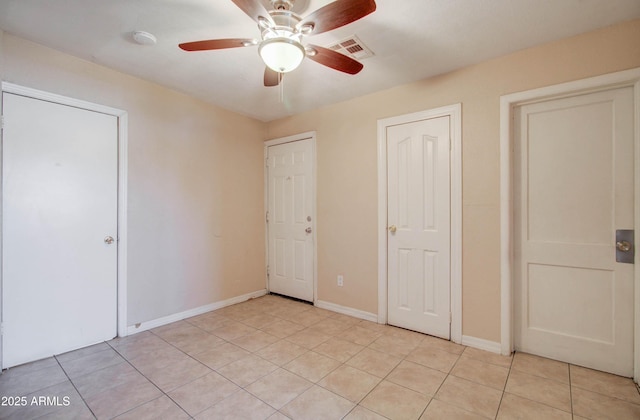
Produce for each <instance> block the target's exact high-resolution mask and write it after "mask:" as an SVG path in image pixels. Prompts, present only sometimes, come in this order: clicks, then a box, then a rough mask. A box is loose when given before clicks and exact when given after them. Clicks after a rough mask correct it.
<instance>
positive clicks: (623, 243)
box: [616, 229, 635, 264]
mask: <svg viewBox="0 0 640 420" xmlns="http://www.w3.org/2000/svg"><path fill="white" fill-rule="evenodd" d="M633 239H634V232H633V230H629V229H627V230H625V229H618V230H616V262H619V263H627V264H633V263H634V262H633V256H634V254H635V246H634V240H633Z"/></svg>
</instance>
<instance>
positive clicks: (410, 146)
mask: <svg viewBox="0 0 640 420" xmlns="http://www.w3.org/2000/svg"><path fill="white" fill-rule="evenodd" d="M449 120H450V117H448V116H444V117H438V118H432V119H426V120H422V121H416V122H411V123H407V124H401V125H396V126H392V127H388V128H387V133H386V136H387V183H388V197H387V202H388V210H387V219H388V236H387V239H388V244H387V246H388V270H389V272H388V322H389V324H392V325H396V326H399V327H403V328H408V329H411V330H415V331H420V332H423V333H427V334H431V335H435V336H438V337H442V338H446V339H449V338H450V290H449V289H450V182H449V178H450V172H449V165H450V163H449V162H450V159H449V140H450V139H449V137H450V136H449V134H450V126H449V124H450V121H449Z"/></svg>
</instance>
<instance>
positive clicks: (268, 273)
mask: <svg viewBox="0 0 640 420" xmlns="http://www.w3.org/2000/svg"><path fill="white" fill-rule="evenodd" d="M270 274H271V273H270V272H269V266H267V278H269V275H270Z"/></svg>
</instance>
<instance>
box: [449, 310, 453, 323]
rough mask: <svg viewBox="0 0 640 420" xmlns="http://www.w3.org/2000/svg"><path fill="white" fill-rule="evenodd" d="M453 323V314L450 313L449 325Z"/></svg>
mask: <svg viewBox="0 0 640 420" xmlns="http://www.w3.org/2000/svg"><path fill="white" fill-rule="evenodd" d="M452 322H453V314H452V313H451V312H449V324H451V323H452Z"/></svg>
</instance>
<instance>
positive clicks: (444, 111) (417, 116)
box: [378, 104, 462, 343]
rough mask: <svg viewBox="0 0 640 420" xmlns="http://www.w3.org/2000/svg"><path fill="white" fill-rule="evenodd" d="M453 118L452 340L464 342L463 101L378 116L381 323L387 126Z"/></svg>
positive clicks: (381, 314)
mask: <svg viewBox="0 0 640 420" xmlns="http://www.w3.org/2000/svg"><path fill="white" fill-rule="evenodd" d="M444 116H449V117H450V118H451V124H450V130H451V131H450V136H451V143H450V144H451V151H450V155H449V156H450V163H451V166H450V171H451V179H450V182H451V279H450V281H451V297H450V299H451V341H453V342H454V343H461V342H462V104H455V105H450V106H445V107H441V108H436V109H430V110H427V111H421V112H416V113H412V114H407V115H401V116H397V117H391V118H385V119H381V120H378V323H380V324H386V323H387V300H388V296H387V283H388V278H387V142H386V136H385V133H386V131H387V127H389V126H392V125H398V124H407V123H411V122H414V121H419V120H424V119H428V118H437V117H444Z"/></svg>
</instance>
